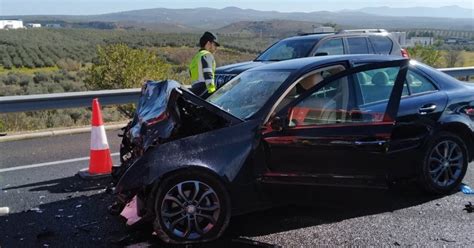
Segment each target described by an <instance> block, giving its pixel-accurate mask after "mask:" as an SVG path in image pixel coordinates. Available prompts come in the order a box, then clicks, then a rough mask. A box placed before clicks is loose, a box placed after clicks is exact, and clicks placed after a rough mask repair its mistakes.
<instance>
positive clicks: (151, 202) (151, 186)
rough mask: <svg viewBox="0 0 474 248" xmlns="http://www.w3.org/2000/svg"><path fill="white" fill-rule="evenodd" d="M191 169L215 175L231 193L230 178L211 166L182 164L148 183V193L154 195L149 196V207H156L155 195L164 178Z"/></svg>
mask: <svg viewBox="0 0 474 248" xmlns="http://www.w3.org/2000/svg"><path fill="white" fill-rule="evenodd" d="M189 170H193V171H198V172H199V173H206V174H208V175H210V176H211V177H213V178H214V179H216V180H218V181H219V182H220V183H222V185H224V190H226V191H227V193H228V194H229V195H230V193H229V187H228V185H229V184H230V182H229V180H228V179H227V177H225V176H220V175H219V174H218V173H217V172H216V171H214V170H212V169H210V168H207V167H204V166H202V165H187V166H182V167H180V168H178V169H175V170H170V171H167V172H164V173H163V174H161V175H159V176H157V177H155V178H154V179H153V180H152V181H151V183H150V184H149V185H148V190H147V192H148V194H149V195H151V196H152V197H150V198H148V200H147V207H148V208H150V207H152V208H154V203H155V197H156V193H157V191H158V189H159V187H160V186H161V185H162V183H163V180H164V179H165V178H167V177H171V176H173V175H175V174H179V173H181V172H183V171H189Z"/></svg>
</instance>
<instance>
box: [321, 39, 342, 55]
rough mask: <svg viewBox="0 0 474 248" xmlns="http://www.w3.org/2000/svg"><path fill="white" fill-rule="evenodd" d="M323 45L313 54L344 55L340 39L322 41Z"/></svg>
mask: <svg viewBox="0 0 474 248" xmlns="http://www.w3.org/2000/svg"><path fill="white" fill-rule="evenodd" d="M323 42H324V43H323V44H321V46H320V47H319V48H318V50H317V51H316V53H315V54H318V53H327V54H328V55H339V54H344V45H343V42H342V39H330V40H326V41H323Z"/></svg>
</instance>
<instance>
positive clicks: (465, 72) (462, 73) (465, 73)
mask: <svg viewBox="0 0 474 248" xmlns="http://www.w3.org/2000/svg"><path fill="white" fill-rule="evenodd" d="M438 70H440V71H442V72H444V73H446V74H448V75H450V76H452V77H469V76H474V66H471V67H453V68H440V69H438Z"/></svg>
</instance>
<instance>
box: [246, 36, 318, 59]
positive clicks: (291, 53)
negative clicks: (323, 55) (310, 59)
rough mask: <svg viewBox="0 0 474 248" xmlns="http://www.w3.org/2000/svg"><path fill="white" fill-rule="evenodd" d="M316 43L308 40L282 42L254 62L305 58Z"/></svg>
mask: <svg viewBox="0 0 474 248" xmlns="http://www.w3.org/2000/svg"><path fill="white" fill-rule="evenodd" d="M316 42H317V41H315V40H309V39H299V40H282V41H280V42H278V43H276V44H274V45H273V46H271V47H270V48H269V49H267V50H266V51H265V52H263V53H262V54H260V56H258V57H257V59H255V61H281V60H287V59H296V58H302V57H307V56H308V55H309V53H310V52H311V49H312V48H313V46H314V44H316Z"/></svg>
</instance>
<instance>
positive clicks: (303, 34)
mask: <svg viewBox="0 0 474 248" xmlns="http://www.w3.org/2000/svg"><path fill="white" fill-rule="evenodd" d="M334 33H335V32H311V33H298V35H299V36H305V35H313V34H334Z"/></svg>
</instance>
